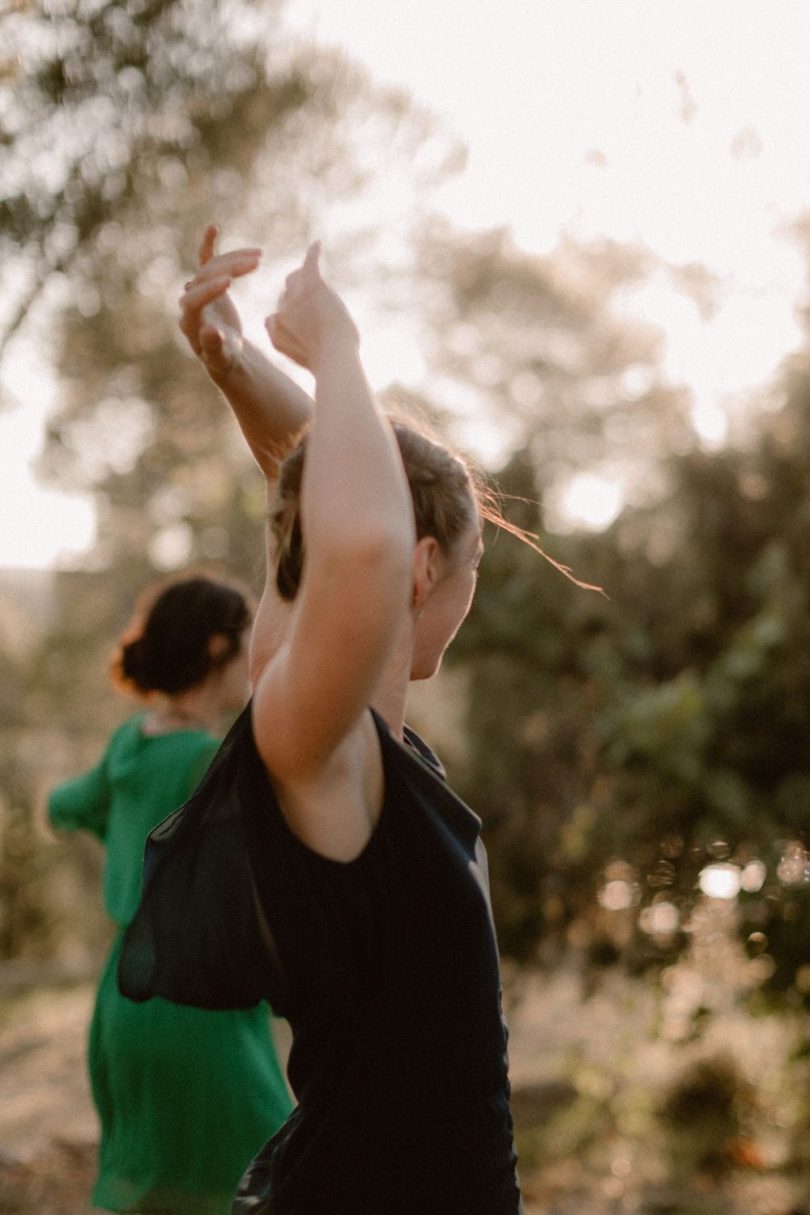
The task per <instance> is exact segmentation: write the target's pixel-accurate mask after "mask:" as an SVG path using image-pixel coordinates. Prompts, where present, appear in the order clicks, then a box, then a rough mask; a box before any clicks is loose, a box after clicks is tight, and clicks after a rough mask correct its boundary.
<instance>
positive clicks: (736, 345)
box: [0, 0, 810, 565]
mask: <svg viewBox="0 0 810 1215" xmlns="http://www.w3.org/2000/svg"><path fill="white" fill-rule="evenodd" d="M287 14H288V22H289V24H290V25H291V26H292V27H293V28H294V29H295V30H297V31H299V32H300V33H301V34H302V35H303V36H306V37H308V38H314V39H315V40H316V41H317V42H319V43H321V44H322V45H329V46H335V45H337V46H340V47H341V48H343V49H344V50H346V51H347V52H348V53H349V54H350V55H351V56H352V57H353V58H355V59H357V60H359V61H360V62H362V63H364V64H365V65H366V66H367V67H368V68H369V70H370V71H371V73H372V74H373V75H374V76H375V77H376V78H377V79H378V80H379V81H381V82H384V83H385V82H387V83H393V84H398V85H402V86H405V87H406V88H407V89H409V90H410V91H412V92H413V94H414V95H415V97H416V98H417V99H418V100H421V101H422V102H424V103H426V104H427V105H428V106H429V107H431V108H432V109H433V110H435V111H436V112H437V114H439V115H440V116H441V117H442V118H443V119H444V120H445V121H446V123H447V124H448V125H449V127H450V128H451V129H452V130H453V131H455V132H456V133H457V134H458V135H459V136H460V137H461V139H462V140H463V141H464V142H465V143H466V144H467V145H468V146H469V149H470V156H469V163H468V167H467V169H466V171H465V173H464V174H463V176H462V177H460V178H458V179H456V180H453V181H451V182H450V183H448V184H447V185H446V186H445V187H443V189H442V191H441V192H440V194H439V195H438V197H437V198H436V200H435V202H436V205H437V207H440V208H441V209H442V210H444V211H445V212H446V213H447V214H448V215H449V216H450V217H451V218H452V219H453V221H454V222H455V223H457V224H458V225H459V226H461V227H468V228H470V229H473V228H479V227H487V226H492V225H498V226H500V225H508V226H510V227H511V228H512V231H513V234H514V236H515V239H516V240H517V242H518V243H519V244H520V245H521V246H522V247H523V248H525V249H526V250H528V251H538V252H542V251H548V250H550V249H552V248H553V247H554V245H555V244H556V243H557V241H558V239H559V237H560V234H561V233H562V232H565V233H567V234H569V235H570V236H573V237H574V238H578V237H581V238H590V237H595V236H600V235H604V236H610V237H613V238H615V239H617V240H623V241H624V240H626V241H632V242H641V243H644V244H647V245H648V246H649V247H650V248H651V249H652V250H653V251H654V252H655V253H657V254H659V255H660V256H661V257H662V258H664V259H665V260H667V261H668V262H671V263H674V264H685V263H690V262H700V263H703V264H704V265H705V266H706V267H708V269H709V270H711V271H712V272H713V273H715V274H716V275H718V276H719V277H720V278H721V280H722V293H721V297H720V302H721V307H720V309H719V312H718V313H717V315H716V316H715V317H714V318H713V320H712V321H711V322H706V321H705V320H704V319H702V318H701V316H700V314H699V312H698V310H697V308H696V307H695V305H694V304H693V303H691V302H690V301H688V300H687V299H686V297H685V296H683V295H682V294H678V293H677V292H676V291H675V290H674V288H673V286H672V283H671V280H670V279H669V278H668V277H667V276H666V275H662V276H661V277H660V278H659V279H654V280H653V281H651V282H649V283H647V284H646V285H645V286H644V288H643V289H642V290H641V291H639V292H638V293H636V294H635V295H634V296H632V297H629V298H628V299H627V300H626V301H625V304H624V306H625V307H626V308H627V310H628V312H630V313H632V314H633V315H641V316H644V317H645V318H646V319H648V320H652V321H654V322H657V323H658V324H660V325H661V326H662V328H663V329H664V331H665V333H666V337H667V344H666V354H665V363H664V366H665V371H666V374H667V375H668V377H669V378H670V379H671V380H672V381H673V382H677V383H683V382H685V383H687V384H689V385H690V386H691V387H692V388H693V390H694V393H695V420H696V424H697V426H698V429H699V431H700V433H701V434H702V435H703V437H704V439H705V440H706V441H707V442H715V443H716V442H722V440H723V438H724V437H725V434H726V431H727V426H728V418H729V404H730V401H731V399H732V398H733V397H734V396H735V395H738V394H739V393H741V392H745V391H746V390H748V389H750V388H753V387H755V386H756V385H758V384H761V383H762V382H763V381H766V380H767V379H768V377H769V376H770V375H771V374H772V372H773V370H774V369H775V367H776V365H777V363H778V362H779V360H780V358H781V357H782V356H783V355H784V354H785V353H786V352H787V351H789V350H790V349H792V348H793V347H795V346H796V345H797V344H798V342H799V340H800V332H799V328H798V325H797V320H796V312H795V309H796V306H797V304H799V303H800V302H802V301H803V297H804V292H805V279H804V267H803V264H802V262H801V260H800V258H799V257H798V255H797V252H796V250H795V248H794V246H793V245H792V244H791V242H790V241H789V240H788V239H786V237H785V236H784V227H785V225H786V224H788V223H789V222H790V221H791V220H792V219H794V218H795V217H796V216H797V215H798V214H799V213H801V212H802V211H803V210H804V209H806V208H810V140H808V139H807V130H808V118H809V117H810V72H808V69H807V64H808V63H810V19H808V11H807V3H806V0H680V2H679V3H673V4H664V3H650V0H610V3H605V2H604V0H501V2H500V3H499V4H494V3H492V0H374V3H373V4H371V3H367V0H289V4H288V9H287ZM383 362H384V363H385V365H386V366H387V367H388V371H389V372H390V363H388V361H387V360H383ZM22 365H23V364H20V366H22ZM379 374H380V377H384V374H385V373H384V370H383V368H382V366H381V368H380V373H379ZM372 378H376V377H375V368H374V367H372ZM15 386H16V384H15ZM18 395H21V394H20V393H19V392H18ZM25 395H26V397H28V399H29V400H30V396H29V394H28V393H26V394H25ZM47 395H48V394H47V391H46V392H45V394H44V396H45V397H47ZM46 405H47V400H43V394H42V393H40V394H39V399H38V401H37V404H36V405H34V406H33V407H28V406H27V410H28V412H27V414H26V420H25V421H24V420H23V418H22V416H21V411H20V410H19V409H18V410H16V411H15V412H13V413H11V414H9V415H7V416H5V417H2V418H0V474H2V478H3V486H4V497H5V500H6V504H7V509H8V511H9V515H8V516H7V517H8V518H9V520H10V526H6V527H4V528H3V529H2V533H0V565H9V564H14V565H44V564H48V563H49V562H51V561H53V560H54V559H55V558H56V556H57V554H59V553H60V552H63V551H65V550H66V549H69V548H71V547H75V546H81V544H82V543H83V542H85V543H86V541H87V539H88V534H89V533H88V528H89V525H90V514H89V512H88V511H87V509H86V508H85V507H84V506H83V504H77V503H76V501H75V500H67V499H65V498H63V497H62V496H56V495H53V494H51V495H47V494H44V493H43V491H41V490H36V491H35V489H34V488H33V484H32V480H31V477H30V474H29V473H28V470H27V468H26V461H28V460H29V459H30V455H31V454H32V451H33V450H34V449H35V448H36V447H37V446H38V444H39V441H40V440H39V435H40V428H41V425H42V417H43V410H44V408H45V407H46ZM617 504H618V503H617V495H616V490H615V487H612V486H609V485H601V486H600V484H599V482H598V481H595V480H594V479H593V478H582V479H581V480H580V482H579V484H575V485H574V486H572V487H571V490H570V494H569V500H568V502H567V506H568V509H569V511H570V512H571V513H572V514H574V515H578V516H580V517H583V518H587V519H589V520H591V521H592V522H594V523H598V522H599V521H600V520H602V521H604V520H605V519H607V518H609V517H610V515H611V513H612V512H614V511H615V509H616V508H617Z"/></svg>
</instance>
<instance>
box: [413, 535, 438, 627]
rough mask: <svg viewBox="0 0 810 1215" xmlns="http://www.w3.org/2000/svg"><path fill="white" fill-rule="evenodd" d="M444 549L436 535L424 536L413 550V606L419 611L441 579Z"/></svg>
mask: <svg viewBox="0 0 810 1215" xmlns="http://www.w3.org/2000/svg"><path fill="white" fill-rule="evenodd" d="M441 558H442V551H441V549H440V547H439V542H438V540H437V539H436V538H435V536H423V537H422V539H421V540H417V542H416V547H415V548H414V550H413V608H414V610H415V611H416V612H417V613H418V612H420V611H421V610H422V608H423V607H424V606H425V604H426V603H427V601H428V599H429V598H430V596H431V595H432V593H433V591H434V589H435V587H436V583H437V582H438V581H439V572H440V568H439V567H440V563H441Z"/></svg>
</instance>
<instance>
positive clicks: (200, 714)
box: [150, 680, 221, 734]
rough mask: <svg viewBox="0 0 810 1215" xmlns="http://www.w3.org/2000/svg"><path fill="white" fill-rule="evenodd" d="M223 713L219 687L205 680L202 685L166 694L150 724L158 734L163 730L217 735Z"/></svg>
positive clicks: (154, 712)
mask: <svg viewBox="0 0 810 1215" xmlns="http://www.w3.org/2000/svg"><path fill="white" fill-rule="evenodd" d="M220 712H221V706H220V704H219V697H218V695H217V689H216V688H214V687H212V686H211V685H210V684H209V682H208V681H207V680H206V682H205V683H203V684H200V685H199V687H196V688H188V689H187V690H186V691H185V692H178V693H177V695H176V696H167V697H166V699H165V702H164V703H163V704H162V705H161V706H160V707H159V708H156V709H155V710H154V711H153V712H152V714H151V719H150V724H151V725H152V727H153V728H154V730H155V731H156V732H158V733H159V732H162V731H163V730H206V731H207V732H208V733H209V734H216V732H217V729H218V727H219V717H220Z"/></svg>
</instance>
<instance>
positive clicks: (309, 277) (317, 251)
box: [301, 240, 321, 283]
mask: <svg viewBox="0 0 810 1215" xmlns="http://www.w3.org/2000/svg"><path fill="white" fill-rule="evenodd" d="M320 256H321V242H320V241H319V240H316V241H313V242H312V244H311V245H310V246H309V248H308V249H307V255H306V257H305V258H304V264H303V265H302V267H301V273H302V275H303V278H304V280H305V281H306V282H310V283H312V282H315V281H317V280H318V279H319V278H320V277H321V268H320V264H319V258H320Z"/></svg>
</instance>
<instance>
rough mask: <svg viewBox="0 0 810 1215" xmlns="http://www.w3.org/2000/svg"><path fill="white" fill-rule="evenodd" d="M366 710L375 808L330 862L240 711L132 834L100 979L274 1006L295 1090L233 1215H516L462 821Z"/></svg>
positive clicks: (439, 787) (474, 832)
mask: <svg viewBox="0 0 810 1215" xmlns="http://www.w3.org/2000/svg"><path fill="white" fill-rule="evenodd" d="M375 723H376V726H377V731H378V734H379V739H380V746H381V749H382V759H383V772H384V779H385V794H384V801H383V807H382V812H381V814H380V817H379V820H378V822H377V825H376V827H375V829H374V832H373V834H372V836H371V838H370V840H369V841H368V843H367V845H366V847H365V848H364V849H363V851H362V852H361V854H360V855H359V856H358V857H357V858H356V859H355V860H353V861H350V862H339V861H333V860H329V859H327V858H324V857H322V856H320V855H319V854H317V853H315V852H313V851H312V850H311V849H310V848H308V847H307V846H306V845H305V844H304V843H302V842H301V841H300V840H299V839H298V837H297V836H295V835H294V834H293V832H292V831H291V830H290V828H289V827H288V826H287V823H286V820H285V819H284V817H283V815H282V813H281V810H280V808H279V806H278V802H277V800H276V797H275V795H274V792H273V788H272V784H271V782H270V780H269V778H268V776H267V773H266V770H265V768H264V765H263V763H262V761H261V758H260V757H259V755H258V752H257V750H256V746H255V743H254V740H253V735H252V730H251V722H250V712H249V707H248V709H247V710H246V711H245V713H243V715H242V717H240V719H239V720H238V721H237V723H236V725H235V726H234V728H233V729H232V731H231V733H230V734H229V736H228V738H227V739H226V740H225V742H224V743H223V747H222V749H221V752H220V754H219V755H218V756H217V757H216V758H215V760H214V762H213V764H212V766H211V769H209V773H208V775H207V776H206V778H205V780H204V781H203V783H202V785H201V786H200V788H199V790H198V792H197V794H195V797H193V798H192V799H191V801H190V802H188V803H187V804H186V806H185V807H183V808H182V809H181V810H180V811H178V812H177V813H176V814H175V815H173V816H172V817H171V819H169V820H167V822H166V823H165V824H162V826H161V827H159V828H157V829H156V831H155V832H153V834H152V837H150V843H149V845H148V847H147V863H146V871H145V881H144V894H143V898H142V903H141V908H140V910H139V913H138V915H136V917H135V920H134V921H133V924H132V925H131V927H130V930H129V932H128V934H127V938H126V939H125V943H124V948H123V953H122V960H121V965H120V969H119V979H120V983H121V987H122V990H123V991H124V993H125V994H128V995H130V996H133V997H134V998H137V999H144V998H148V997H149V996H150V995H155V994H158V995H167V996H168V998H174V999H180V1001H181V1002H190V1003H202V1004H203V1006H204V1007H233V1006H235V1003H234V1002H240V1003H244V1002H245V1001H247V1002H252V1001H253V1000H254V999H258V998H261V997H264V998H268V999H269V1000H270V1002H271V1003H272V1004H273V1006H274V1008H275V1010H276V1011H277V1012H279V1013H281V1014H282V1015H284V1016H286V1017H287V1018H288V1019H289V1021H290V1024H291V1026H292V1029H293V1047H292V1051H291V1054H290V1059H289V1065H288V1073H289V1079H290V1084H291V1086H292V1088H293V1091H294V1093H295V1095H296V1097H297V1099H298V1102H299V1104H298V1107H297V1109H296V1110H295V1111H294V1112H293V1114H292V1115H291V1117H290V1118H289V1120H288V1121H287V1123H285V1125H284V1126H283V1127H282V1129H281V1130H280V1131H279V1132H278V1134H277V1135H276V1136H275V1137H274V1138H273V1139H272V1140H271V1141H270V1143H269V1144H267V1145H266V1147H265V1148H264V1149H263V1151H262V1152H261V1153H260V1154H259V1156H258V1157H257V1158H256V1160H255V1161H254V1162H253V1164H252V1165H251V1167H250V1169H249V1170H248V1172H247V1173H246V1175H245V1177H244V1179H243V1181H242V1183H241V1185H240V1188H239V1191H238V1194H237V1197H236V1199H235V1202H234V1208H233V1210H234V1212H235V1213H238V1215H247V1213H248V1212H251V1213H255V1215H270V1213H274V1215H350V1213H351V1215H363V1213H365V1212H368V1213H369V1215H431V1213H433V1212H435V1213H436V1215H517V1212H519V1211H520V1210H521V1206H520V1195H519V1190H518V1185H517V1181H516V1175H515V1154H514V1150H513V1145H512V1122H511V1117H510V1113H509V1103H508V1098H509V1085H508V1079H507V1063H506V1031H505V1027H504V1022H503V1019H502V1016H501V1009H500V983H499V974H498V956H497V949H496V944H495V934H494V929H493V924H492V915H491V910H490V903H489V892H488V879H487V867H486V855H485V853H484V849H483V845H482V843H481V840H480V838H479V831H480V820H479V819H478V818H477V817H476V815H474V814H473V812H472V811H471V810H469V809H468V807H467V806H465V805H464V803H463V802H461V801H460V800H459V799H458V798H457V797H456V796H455V795H454V794H453V793H452V792H451V790H450V789H449V788H448V786H447V785H446V784H445V782H444V780H443V779H442V777H441V775H440V774H439V772H438V771H437V768H436V766H435V765H434V763H433V762H431V755H430V753H429V752H428V751H427V749H426V748H425V747H424V744H421V742H420V740H418V739H417V738H416V736H414V735H412V734H409V735H408V737H409V743H410V745H406V746H403V745H402V744H400V743H399V742H398V741H397V740H396V739H395V738H394V737H393V736H392V735H391V733H390V731H389V730H388V728H387V726H386V725H385V723H384V722H383V721H382V719H381V718H380V717H378V716H377V715H376V714H375ZM223 753H224V754H223ZM254 900H255V901H258V904H259V906H260V908H261V912H262V916H263V919H264V921H265V935H266V932H267V930H269V935H270V938H271V941H272V950H271V951H268V949H267V947H266V946H265V945H264V944H263V942H262V939H261V935H260V934H261V929H260V928H259V925H258V917H257V915H256V902H255V901H254ZM201 945H202V949H201V948H200V946H201ZM201 972H202V973H201ZM189 997H191V998H189ZM236 1006H239V1004H237V1005H236Z"/></svg>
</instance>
